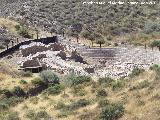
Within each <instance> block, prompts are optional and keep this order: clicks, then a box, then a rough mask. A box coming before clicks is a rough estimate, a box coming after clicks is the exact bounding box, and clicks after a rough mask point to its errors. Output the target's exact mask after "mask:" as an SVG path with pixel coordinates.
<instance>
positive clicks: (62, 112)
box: [57, 111, 68, 118]
mask: <svg viewBox="0 0 160 120" xmlns="http://www.w3.org/2000/svg"><path fill="white" fill-rule="evenodd" d="M67 116H68V112H65V111H61V112H60V113H58V114H57V117H58V118H66V117H67Z"/></svg>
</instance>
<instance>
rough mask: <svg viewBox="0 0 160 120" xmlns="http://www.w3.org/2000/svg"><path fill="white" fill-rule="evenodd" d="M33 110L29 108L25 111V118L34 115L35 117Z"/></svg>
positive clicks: (31, 117)
mask: <svg viewBox="0 0 160 120" xmlns="http://www.w3.org/2000/svg"><path fill="white" fill-rule="evenodd" d="M35 114H36V113H35V112H34V111H33V110H29V111H27V113H26V115H25V116H26V117H27V118H30V119H33V118H34V117H35Z"/></svg>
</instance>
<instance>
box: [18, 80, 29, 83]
mask: <svg viewBox="0 0 160 120" xmlns="http://www.w3.org/2000/svg"><path fill="white" fill-rule="evenodd" d="M19 83H20V84H27V81H25V80H21V81H19Z"/></svg>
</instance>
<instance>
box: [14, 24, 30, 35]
mask: <svg viewBox="0 0 160 120" xmlns="http://www.w3.org/2000/svg"><path fill="white" fill-rule="evenodd" d="M15 28H16V30H17V33H18V34H19V35H20V36H22V37H25V38H31V36H30V35H29V33H28V30H27V28H26V27H24V26H23V25H16V26H15Z"/></svg>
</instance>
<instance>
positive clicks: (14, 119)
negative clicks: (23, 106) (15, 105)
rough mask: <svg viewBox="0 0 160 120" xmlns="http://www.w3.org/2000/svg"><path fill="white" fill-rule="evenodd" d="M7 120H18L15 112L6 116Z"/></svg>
mask: <svg viewBox="0 0 160 120" xmlns="http://www.w3.org/2000/svg"><path fill="white" fill-rule="evenodd" d="M7 120H20V118H19V116H18V113H17V112H11V113H9V114H8V115H7Z"/></svg>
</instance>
